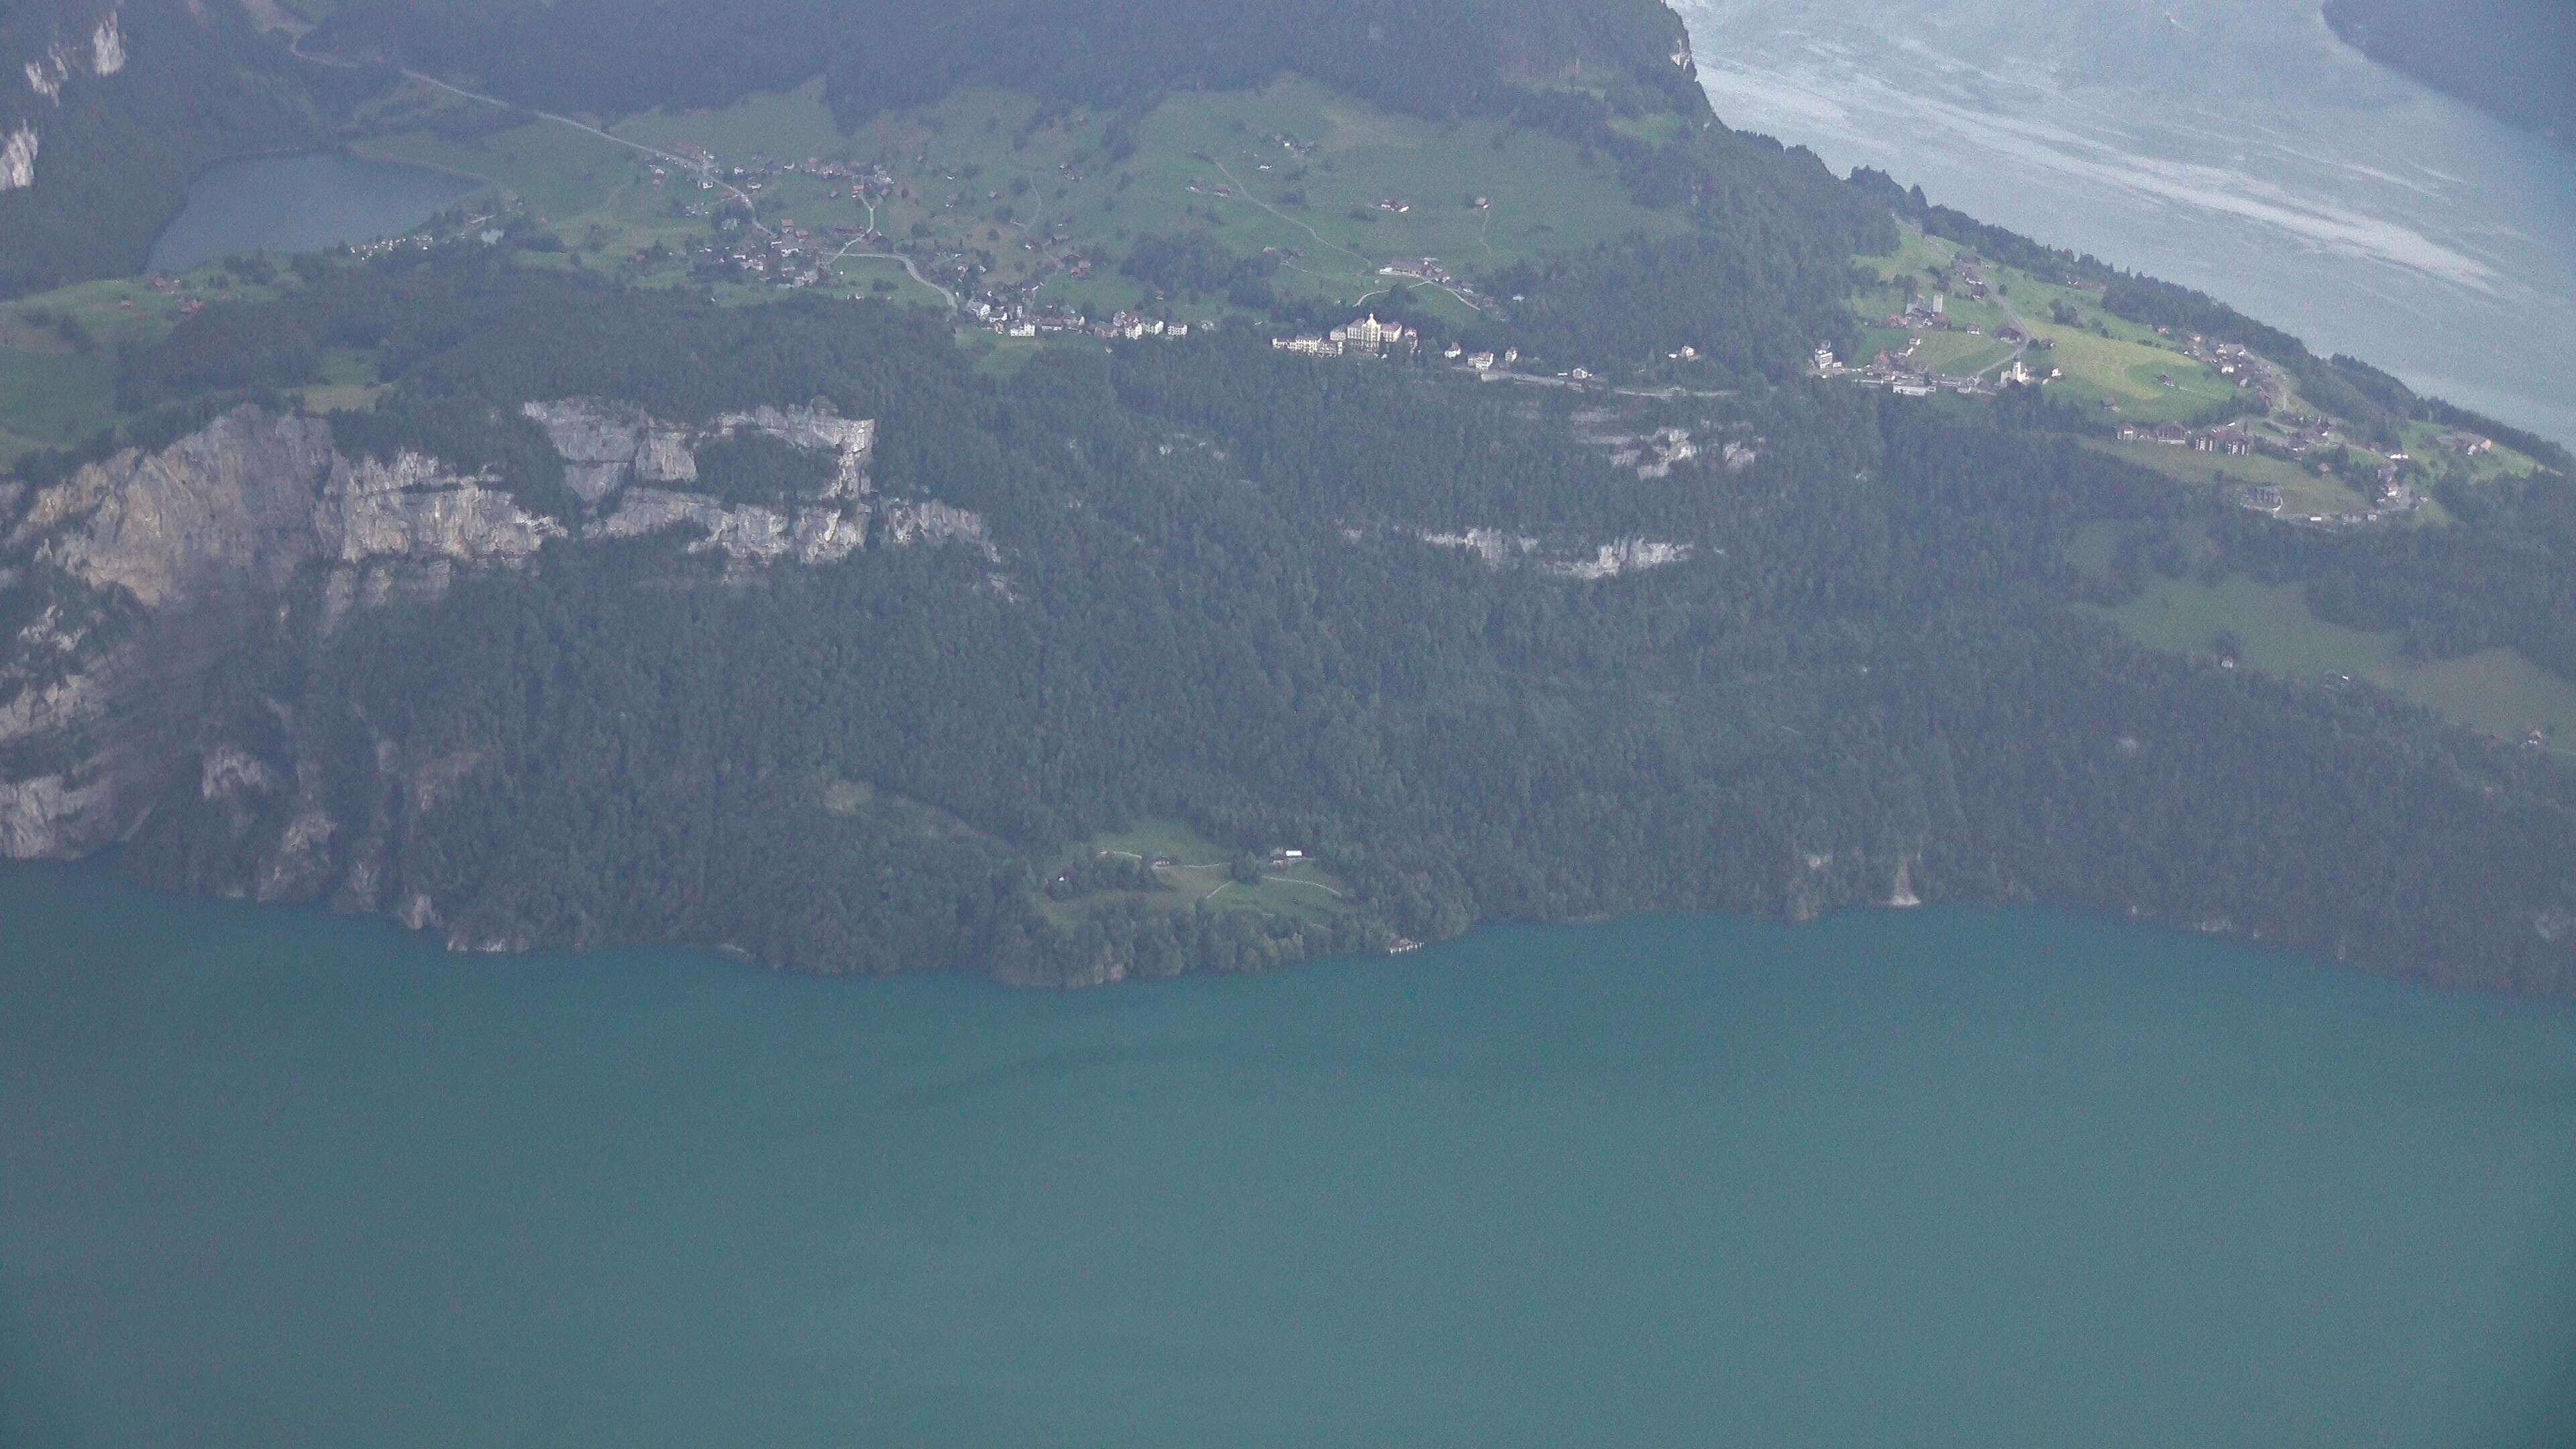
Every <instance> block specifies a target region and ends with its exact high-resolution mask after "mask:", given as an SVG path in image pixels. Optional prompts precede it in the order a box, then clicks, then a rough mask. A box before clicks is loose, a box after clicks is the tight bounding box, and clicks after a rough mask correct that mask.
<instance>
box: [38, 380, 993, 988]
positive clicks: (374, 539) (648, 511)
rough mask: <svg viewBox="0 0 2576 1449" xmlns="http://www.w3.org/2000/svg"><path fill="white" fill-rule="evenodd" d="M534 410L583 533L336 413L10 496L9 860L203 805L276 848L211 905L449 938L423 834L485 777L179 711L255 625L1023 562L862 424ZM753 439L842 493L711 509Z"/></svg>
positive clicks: (249, 424) (245, 424)
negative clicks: (686, 581) (559, 551)
mask: <svg viewBox="0 0 2576 1449" xmlns="http://www.w3.org/2000/svg"><path fill="white" fill-rule="evenodd" d="M526 413H527V415H528V416H529V417H530V418H532V419H535V420H536V421H537V422H539V423H540V424H541V425H542V426H543V427H544V428H545V430H546V432H547V434H548V436H549V438H550V439H551V440H552V441H553V443H554V446H555V447H556V449H557V450H558V451H559V452H560V453H561V454H562V455H563V457H564V459H565V464H566V472H567V476H568V478H569V479H570V480H571V481H572V483H573V487H574V491H575V492H576V493H577V494H578V495H579V497H580V498H581V499H582V501H583V505H584V506H583V507H582V509H581V510H580V511H579V516H577V517H574V518H570V519H559V518H554V517H549V516H547V515H545V514H542V513H538V512H535V511H533V510H531V509H529V508H527V507H526V506H524V505H522V504H521V503H520V502H519V501H518V500H517V498H516V497H515V496H514V495H513V494H512V492H511V491H510V488H509V486H508V480H506V479H503V478H499V477H496V476H494V475H492V474H490V473H467V472H464V471H462V470H459V469H457V468H455V467H453V466H451V465H449V464H446V463H444V462H441V461H440V460H438V459H435V458H431V457H426V456H423V455H421V454H418V453H410V452H405V453H401V454H398V455H397V456H395V457H393V458H391V459H382V458H370V457H352V456H350V455H348V454H347V453H344V452H342V451H341V450H340V449H339V448H338V447H337V446H336V445H335V443H334V440H333V437H332V432H331V426H330V423H329V422H328V421H327V420H326V419H322V418H311V417H302V416H275V415H271V414H268V413H264V412H261V411H258V410H255V409H250V408H243V409H239V410H236V411H234V412H231V413H227V414H225V415H223V416H222V417H220V418H217V419H216V420H215V421H214V422H213V423H212V424H210V425H209V426H207V427H206V428H204V429H202V430H201V431H199V432H196V433H192V434H190V435H188V436H186V437H183V438H181V439H179V440H178V441H176V442H174V443H172V444H170V445H169V446H168V447H165V448H162V449H159V450H157V451H151V452H145V451H140V450H127V451H125V452H122V453H118V454H116V455H115V456H113V457H110V458H108V459H106V460H104V461H102V462H98V463H93V464H89V465H87V466H85V467H83V468H81V469H80V470H79V471H78V472H76V473H75V474H73V475H72V476H71V477H69V478H67V479H65V480H63V481H61V482H59V483H56V484H54V485H52V486H49V487H45V488H41V489H32V490H31V489H29V488H28V487H26V486H25V485H24V484H22V483H17V482H10V483H6V484H0V856H8V857H16V858H28V857H58V858H59V857H72V856H78V855H82V854H86V853H88V852H90V851H93V850H96V849H99V848H101V847H103V846H107V845H110V844H114V843H116V842H119V841H124V840H127V839H129V838H131V837H133V836H134V835H135V833H136V831H137V830H138V829H139V828H140V827H142V826H143V825H144V824H145V823H146V822H147V820H149V819H150V818H151V816H152V815H153V813H154V812H155V811H156V810H159V811H168V810H185V811H189V812H192V813H196V814H201V815H206V816H209V817H211V818H212V819H213V820H214V821H215V822H216V833H218V834H221V833H223V832H224V831H225V830H230V831H231V832H233V834H234V835H236V836H238V837H240V838H242V839H252V838H254V837H255V838H256V839H257V840H258V841H259V845H258V848H257V849H256V850H255V851H254V852H251V858H253V859H254V861H255V863H254V864H253V865H252V866H251V867H250V868H249V869H248V871H247V873H246V874H244V873H239V872H236V873H235V874H234V875H232V876H228V877H226V878H223V879H218V880H208V881H202V882H197V884H199V885H200V886H202V887H204V888H208V889H215V890H223V891H229V892H232V893H236V894H243V895H250V896H255V897H257V898H260V899H269V900H310V899H317V898H328V899H330V900H332V901H333V902H334V903H335V904H336V905H338V906H340V907H341V908H344V909H349V910H360V911H386V912H390V913H393V914H396V915H398V916H400V917H402V918H403V919H405V920H407V921H409V922H410V923H411V924H413V925H415V926H421V927H428V926H436V925H437V924H439V918H438V910H437V906H436V904H435V903H434V902H431V901H428V900H426V899H415V898H412V897H409V896H406V895H405V894H404V893H403V892H402V890H401V887H400V873H401V872H400V853H401V846H402V841H403V838H404V834H405V829H406V821H408V820H412V819H416V818H418V817H419V816H420V815H422V814H424V813H426V812H429V811H432V810H435V809H437V808H439V806H440V804H441V802H442V800H443V798H444V797H445V796H447V795H448V794H450V793H452V790H453V788H454V787H455V786H456V785H457V784H458V783H459V782H460V781H462V780H464V779H466V778H468V777H470V776H471V775H472V774H473V772H474V771H475V770H476V769H477V768H478V765H479V763H480V762H479V761H476V760H473V759H470V758H463V759H459V758H446V757H435V758H415V757H414V754H413V752H412V751H411V750H409V749H408V748H407V747H406V744H405V742H404V741H403V740H402V739H401V738H400V737H399V735H398V732H395V731H390V730H388V731H379V732H377V733H376V738H375V739H374V742H373V759H372V765H371V770H372V774H371V777H370V778H367V779H364V780H351V779H348V778H344V777H345V776H346V775H347V773H348V766H347V765H346V763H345V761H343V762H342V763H340V764H336V765H329V766H326V765H324V764H321V763H318V760H319V753H318V751H317V750H316V749H315V748H313V747H311V746H310V745H309V744H308V743H307V742H303V741H300V739H299V737H298V728H297V718H298V701H296V700H293V699H276V700H269V701H266V702H265V705H264V711H265V714H264V717H262V718H260V719H258V720H257V722H256V727H255V728H254V729H252V730H251V731H250V733H251V734H256V735H257V736H259V737H258V738H249V737H247V736H245V735H244V733H243V726H241V725H240V723H239V722H238V721H237V720H236V721H234V722H231V723H221V722H218V721H216V720H215V719H214V718H213V717H212V716H211V715H209V714H206V713H202V712H192V711H191V709H190V708H189V707H188V706H187V705H185V704H184V703H181V701H185V700H188V699H191V698H194V697H197V696H199V695H201V694H202V693H203V692H204V686H205V685H206V683H207V681H208V678H209V671H210V670H211V669H213V668H215V667H216V666H217V664H218V662H219V661H221V660H222V659H224V658H225V657H226V656H227V652H228V651H231V650H234V649H236V648H237V647H238V646H239V645H240V644H241V643H242V642H243V641H244V640H245V639H247V638H250V637H252V635H253V633H254V631H256V630H260V629H280V630H284V629H287V626H288V624H289V621H292V627H293V628H294V629H304V630H311V631H318V634H319V636H321V637H329V636H330V635H331V634H333V633H334V632H336V631H337V630H338V629H339V628H341V627H342V626H343V624H344V623H345V621H346V620H347V618H348V617H349V616H350V614H351V613H352V612H353V611H356V610H360V609H366V608H371V607H375V606H378V605H381V604H384V603H386V602H388V601H393V600H412V601H426V600H434V599H436V598H437V597H439V596H440V595H441V594H443V593H444V592H445V591H446V590H447V589H449V588H450V587H452V585H453V583H454V581H455V580H456V579H457V578H459V577H461V576H463V575H465V574H467V573H469V572H471V571H474V570H485V569H501V568H524V567H542V566H543V563H542V557H543V554H544V551H545V550H546V549H547V548H549V547H568V548H578V547H581V546H583V544H584V543H585V542H586V541H589V540H598V539H625V538H634V537H638V536H642V535H648V534H660V533H665V532H673V533H678V534H681V535H683V536H690V542H689V543H688V545H687V546H688V547H689V548H691V549H693V550H698V551H713V552H720V553H722V554H724V555H726V556H727V557H728V558H729V559H731V560H732V561H734V563H735V564H737V565H739V566H740V567H742V568H745V569H754V568H759V567H767V566H781V565H794V564H808V565H810V564H826V563H830V562H833V561H835V560H839V559H843V558H846V557H848V556H849V555H850V554H852V553H854V552H856V551H858V550H859V549H861V548H864V547H867V546H869V545H870V544H871V543H874V544H876V545H877V546H882V547H900V546H905V545H918V544H935V543H946V544H949V545H952V546H962V547H966V548H969V549H971V550H973V551H975V552H976V553H977V554H978V555H979V556H980V557H982V558H983V559H985V560H986V561H988V562H992V563H998V562H999V561H1000V558H1001V555H1000V552H999V550H998V549H996V548H995V547H994V545H993V543H992V542H991V540H990V539H989V538H988V536H987V534H986V530H985V526H984V521H983V520H982V519H981V518H979V517H977V516H976V515H975V514H973V513H970V512H967V511H966V510H963V509H958V508H953V507H950V506H948V505H945V504H941V503H938V502H936V501H934V500H929V499H920V498H888V497H885V496H882V495H879V494H878V493H877V490H876V488H875V486H874V484H873V482H872V480H871V479H870V478H869V475H868V464H869V462H870V460H871V458H872V456H873V452H874V446H875V439H876V428H875V424H874V423H873V422H870V421H867V420H862V419H844V418H840V417H836V416H833V415H831V414H830V413H828V412H826V411H821V410H816V409H810V408H784V409H782V408H759V409H755V410H752V411H750V412H746V413H741V414H733V415H727V416H725V417H722V418H719V419H717V420H716V421H715V422H714V423H712V424H709V425H707V426H706V427H703V428H690V427H683V426H678V425H674V424H669V423H664V422H661V421H658V420H656V419H654V418H652V417H650V416H648V415H647V414H645V413H643V412H642V411H641V410H640V409H636V408H633V407H631V406H625V405H621V404H616V403H610V402H600V401H595V400H592V401H571V402H556V403H531V404H529V405H528V406H527V408H526ZM743 429H752V430H757V431H760V432H762V433H765V434H767V435H769V436H771V437H774V438H777V439H779V440H781V441H784V442H787V443H789V444H791V445H792V446H795V447H797V448H799V449H803V450H806V451H812V452H820V453H825V454H828V455H829V456H830V458H831V460H832V467H831V469H830V471H829V474H828V476H827V480H826V481H825V482H824V483H823V484H822V485H821V486H820V487H819V488H818V489H817V490H816V491H815V492H814V493H813V494H812V496H810V497H802V498H794V499H788V500H784V501H782V502H781V503H780V504H779V505H778V506H763V505H744V504H738V503H726V502H724V501H721V500H718V499H715V498H712V497H709V496H707V495H705V494H703V493H699V492H695V491H692V490H691V488H690V487H689V486H688V485H690V484H691V483H692V482H694V481H695V480H696V478H697V467H696V458H695V454H694V451H693V450H694V449H695V448H696V447H698V446H701V445H702V444H703V443H705V442H706V441H708V440H710V439H713V438H717V437H722V436H727V435H730V434H731V433H734V432H737V431H740V430H743ZM290 632H291V631H290ZM305 637H309V636H305ZM370 729H371V730H372V729H373V726H370ZM359 802H364V803H359ZM454 944H458V945H465V946H475V947H507V946H509V945H511V944H512V943H510V942H507V941H462V940H460V941H458V942H456V943H454Z"/></svg>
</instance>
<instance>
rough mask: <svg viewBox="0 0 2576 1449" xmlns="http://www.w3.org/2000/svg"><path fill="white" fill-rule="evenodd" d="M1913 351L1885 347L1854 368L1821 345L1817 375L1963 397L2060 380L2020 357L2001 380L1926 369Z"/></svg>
mask: <svg viewBox="0 0 2576 1449" xmlns="http://www.w3.org/2000/svg"><path fill="white" fill-rule="evenodd" d="M1913 352H1914V349H1913V348H1912V347H1910V346H1909V347H1907V348H1906V349H1905V351H1903V352H1889V351H1886V350H1885V349H1881V350H1880V352H1879V354H1878V355H1877V356H1876V357H1873V358H1871V359H1870V360H1869V361H1867V362H1865V363H1862V364H1861V365H1860V366H1858V367H1853V366H1851V365H1850V364H1848V363H1846V362H1844V361H1842V360H1841V359H1840V358H1837V357H1835V356H1834V350H1833V349H1832V348H1830V347H1822V346H1820V347H1818V348H1817V349H1816V353H1815V366H1816V376H1818V377H1822V378H1838V377H1840V378H1849V379H1851V380H1852V381H1854V382H1857V383H1860V384H1862V385H1864V386H1867V387H1883V388H1886V389H1888V390H1889V391H1891V392H1893V393H1895V394H1896V395H1897V396H1899V397H1930V396H1932V395H1933V394H1934V393H1936V392H1949V393H1957V394H1959V395H1960V396H1962V397H1993V396H1995V395H1996V394H1997V393H1998V392H2000V391H2001V390H2002V387H2003V386H2004V385H2005V384H2012V385H2016V386H2033V385H2036V386H2046V385H2047V384H2049V383H2051V382H2054V381H2056V380H2057V370H2056V369H2055V368H2051V369H2050V370H2049V372H2048V374H2047V375H2046V376H2045V377H2043V376H2040V375H2038V374H2035V373H2033V372H2032V371H2031V370H2030V369H2029V368H2028V367H2027V366H2025V365H2024V364H2023V363H2022V362H2021V361H2020V360H2019V359H2018V358H2016V359H2015V360H2014V362H2013V364H2012V366H2011V367H2010V368H2009V369H2007V370H2006V371H2005V373H2004V374H2003V377H2002V379H2001V380H2000V381H1999V382H1988V381H1986V380H1985V379H1984V378H1981V377H1953V376H1951V375H1950V374H1948V373H1943V372H1930V371H1927V370H1925V369H1924V368H1923V367H1922V366H1921V365H1920V364H1918V363H1916V362H1915V361H1914V357H1913Z"/></svg>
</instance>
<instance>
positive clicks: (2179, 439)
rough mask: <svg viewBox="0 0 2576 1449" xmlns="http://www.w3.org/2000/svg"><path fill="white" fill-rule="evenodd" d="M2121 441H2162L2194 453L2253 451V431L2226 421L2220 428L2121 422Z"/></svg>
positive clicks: (2237, 454)
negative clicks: (2144, 425)
mask: <svg viewBox="0 0 2576 1449" xmlns="http://www.w3.org/2000/svg"><path fill="white" fill-rule="evenodd" d="M2119 437H2120V441H2121V442H2123V443H2163V444H2165V445H2166V446H2168V447H2175V448H2189V449H2191V450H2192V451H2193V452H2195V453H2224V454H2226V455H2227V456H2228V457H2231V458H2241V457H2243V456H2245V455H2246V454H2248V453H2251V452H2253V451H2254V435H2253V434H2251V433H2249V432H2247V431H2246V430H2245V429H2243V428H2240V427H2237V426H2235V425H2233V424H2230V425H2228V426H2226V427H2223V428H2187V427H2184V426H2183V425H2182V424H2180V423H2164V424H2161V425H2159V426H2156V427H2142V426H2140V425H2138V424H2136V423H2122V424H2121V425H2120V433H2119Z"/></svg>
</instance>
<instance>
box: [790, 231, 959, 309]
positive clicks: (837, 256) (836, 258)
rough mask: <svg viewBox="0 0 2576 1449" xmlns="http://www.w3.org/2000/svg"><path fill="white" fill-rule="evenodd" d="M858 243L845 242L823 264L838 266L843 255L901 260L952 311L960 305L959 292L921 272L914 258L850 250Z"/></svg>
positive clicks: (913, 277) (912, 275) (891, 253)
mask: <svg viewBox="0 0 2576 1449" xmlns="http://www.w3.org/2000/svg"><path fill="white" fill-rule="evenodd" d="M868 230H870V231H874V230H876V228H875V227H873V226H872V227H869V228H868ZM857 245H858V243H857V242H848V243H845V244H843V246H842V247H841V249H840V250H839V251H837V252H834V253H832V255H831V257H830V259H829V260H827V261H825V262H824V263H823V265H825V266H827V267H829V266H837V265H838V264H839V263H840V261H841V259H842V258H843V257H864V258H866V259H868V260H871V261H879V262H901V263H903V270H904V273H905V275H907V276H909V277H911V278H912V279H913V280H914V281H916V282H919V283H920V284H921V285H923V286H925V287H928V288H929V289H930V290H932V291H934V292H937V293H938V294H939V300H941V301H943V302H946V303H947V304H948V309H949V310H950V311H952V312H953V311H955V310H957V307H958V305H959V304H958V301H957V294H956V293H954V292H952V291H950V290H948V289H947V288H946V287H943V286H941V285H939V284H938V283H937V282H934V281H932V280H930V278H928V277H925V276H923V275H922V274H921V268H919V267H917V266H914V265H913V262H912V258H910V257H908V256H905V255H904V254H903V253H901V252H854V251H852V250H850V248H851V247H854V246H857Z"/></svg>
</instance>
